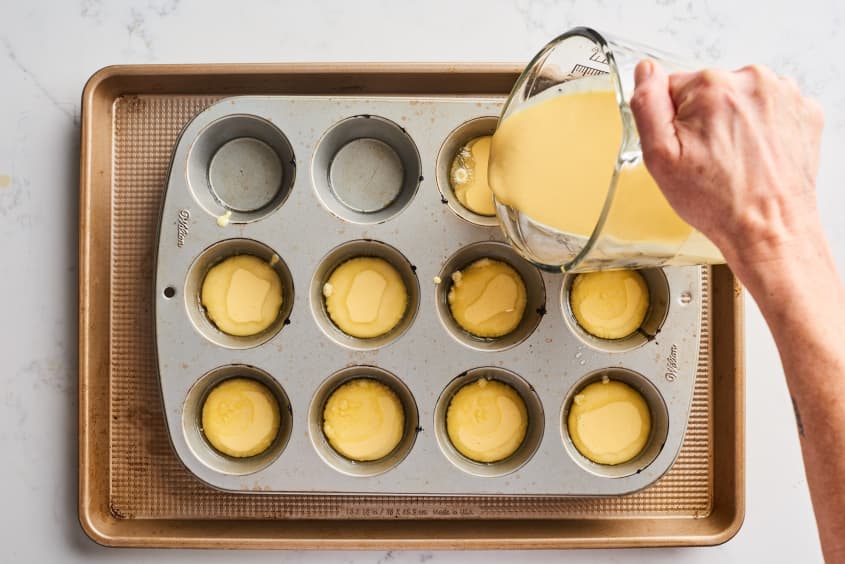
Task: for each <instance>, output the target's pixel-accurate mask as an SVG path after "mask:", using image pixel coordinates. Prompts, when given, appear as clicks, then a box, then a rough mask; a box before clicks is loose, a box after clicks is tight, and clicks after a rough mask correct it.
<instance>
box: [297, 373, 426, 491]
mask: <svg viewBox="0 0 845 564" xmlns="http://www.w3.org/2000/svg"><path fill="white" fill-rule="evenodd" d="M335 394H338V396H335ZM340 396H342V397H340ZM394 402H396V403H398V406H399V409H400V410H401V418H400V417H399V416H398V413H397V412H398V411H399V410H398V409H396V408H397V406H396V405H394ZM373 409H381V410H382V411H383V413H381V415H382V416H383V417H381V418H374V417H370V415H371V413H368V411H370V410H373ZM332 425H334V426H335V428H334V429H333V428H332V427H331V426H332ZM339 426H346V429H343V428H340V427H339ZM388 426H396V427H397V428H396V429H392V428H387V427H388ZM418 426H419V414H418V412H417V405H416V402H415V401H414V397H413V395H411V391H410V390H409V389H408V387H407V386H406V385H405V384H404V383H403V382H402V381H401V380H400V379H399V378H397V377H396V376H395V375H393V374H391V373H390V372H388V371H386V370H384V369H381V368H376V367H375V366H352V367H349V368H344V369H343V370H340V371H338V372H336V373H334V374H333V375H331V376H330V377H329V378H328V379H327V380H326V381H324V382H323V383H322V384H321V385H320V387H319V388H318V389H317V392H316V393H315V394H314V397H313V399H312V400H311V406H310V408H309V411H308V431H309V434H310V436H311V443H312V444H313V446H314V449H315V450H316V451H317V454H319V455H320V458H322V459H323V460H324V461H325V462H326V464H328V465H329V466H331V467H332V468H334V469H335V470H337V471H338V472H341V473H343V474H347V475H350V476H375V475H377V474H381V473H383V472H387V471H388V470H390V469H391V468H393V467H395V466H396V465H397V464H399V463H400V462H401V461H402V460H403V459H404V458H405V457H406V456H407V455H408V453H409V452H410V451H411V448H412V447H413V446H414V442H415V441H416V437H417V429H418ZM351 427H358V428H357V429H352V428H351ZM327 431H328V434H331V435H332V436H331V437H329V436H327ZM333 431H337V432H336V433H335V432H333ZM356 431H357V433H356ZM367 433H370V434H371V436H363V435H362V434H367ZM394 435H397V436H398V440H396V438H397V437H396V436H394ZM333 443H334V446H333ZM387 443H390V444H389V445H388V446H385V445H386V444H387ZM394 445H395V446H394ZM391 446H392V448H390V447H391ZM385 449H389V450H385ZM356 458H359V459H357V460H356Z"/></svg>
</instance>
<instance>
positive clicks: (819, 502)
mask: <svg viewBox="0 0 845 564" xmlns="http://www.w3.org/2000/svg"><path fill="white" fill-rule="evenodd" d="M798 233H799V236H798V237H797V238H796V239H795V240H792V241H786V242H783V241H779V242H778V245H777V247H782V246H786V247H788V248H773V249H765V251H767V252H768V254H767V255H766V256H767V258H766V259H764V260H761V259H760V256H759V255H755V257H754V259H753V260H747V261H743V260H742V259H741V258H739V257H735V258H734V260H733V262H734V264H735V265H736V267H735V270H736V272H737V275H738V276H739V277H740V279H741V280H742V281H743V283H744V284H745V285H746V287H747V288H748V290H749V292H750V293H751V295H752V296H753V297H754V298H755V300H756V301H757V303H758V305H759V307H760V310H761V312H762V313H763V315H764V317H765V319H766V322H767V323H768V325H769V328H770V329H771V331H772V334H773V336H774V338H775V342H776V343H777V346H778V350H779V351H780V355H781V360H782V363H783V367H784V372H785V374H786V381H787V385H788V387H789V391H790V395H791V396H792V401H793V404H794V407H795V415H796V419H797V423H798V430H799V435H800V439H801V448H802V451H803V454H804V460H805V466H806V473H807V480H808V483H809V486H810V493H811V496H812V498H813V505H814V508H815V512H816V519H817V521H818V525H819V534H820V537H821V540H822V546H823V549H824V552H825V556H826V558H827V560H828V561H830V562H838V561H843V560H845V511H843V510H845V488H843V487H842V484H843V483H845V288H843V285H842V281H841V279H840V278H839V276H838V274H837V272H836V267H835V264H834V261H833V259H832V257H831V256H830V252H829V249H828V246H827V244H826V242H825V239H824V236H823V234H822V233H821V228H820V226H819V224H818V223H816V224H815V225H812V226H810V227H808V228H807V229H803V230H800V231H798ZM758 250H759V249H758ZM769 251H770V252H769ZM780 257H783V258H780ZM729 260H730V259H729Z"/></svg>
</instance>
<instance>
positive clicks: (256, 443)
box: [202, 378, 281, 458]
mask: <svg viewBox="0 0 845 564" xmlns="http://www.w3.org/2000/svg"><path fill="white" fill-rule="evenodd" d="M280 424H281V419H280V416H279V403H278V402H277V401H276V396H274V395H273V392H271V391H270V390H269V389H268V388H267V386H265V385H264V384H261V383H259V382H256V381H255V380H250V379H247V378H232V379H230V380H226V381H225V382H222V383H221V384H218V385H217V386H215V387H214V389H213V390H211V393H209V394H208V397H207V398H206V399H205V403H204V404H203V406H202V430H203V433H204V434H205V437H206V439H208V442H209V443H211V446H213V447H214V448H215V449H217V450H218V451H220V452H222V453H223V454H228V455H229V456H234V457H237V458H243V457H247V456H255V455H257V454H261V453H262V452H264V451H265V450H267V448H268V447H269V446H270V445H271V444H272V443H273V441H274V440H275V438H276V435H278V434H279V425H280Z"/></svg>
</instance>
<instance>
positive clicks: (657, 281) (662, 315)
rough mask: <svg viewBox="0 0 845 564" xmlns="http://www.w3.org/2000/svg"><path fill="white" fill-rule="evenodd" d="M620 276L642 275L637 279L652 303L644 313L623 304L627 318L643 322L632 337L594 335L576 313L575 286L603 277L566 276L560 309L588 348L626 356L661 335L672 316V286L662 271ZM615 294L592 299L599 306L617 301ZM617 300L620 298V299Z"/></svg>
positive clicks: (644, 271) (655, 269)
mask: <svg viewBox="0 0 845 564" xmlns="http://www.w3.org/2000/svg"><path fill="white" fill-rule="evenodd" d="M608 272H614V271H608ZM617 272H619V273H621V272H633V273H636V274H637V275H638V278H637V279H638V280H642V283H644V285H645V289H646V292H645V293H646V294H647V301H648V304H647V306H646V307H645V310H644V312H633V311H628V310H633V309H635V305H636V304H628V303H623V304H620V308H621V309H622V310H625V316H628V317H631V316H636V317H637V319H641V320H642V321H641V322H640V323H639V324H638V325H637V326H636V327H634V328H633V330H632V331H631V332H630V333H628V334H627V335H625V336H623V337H621V338H617V339H608V338H602V337H599V336H596V335H594V334H592V333H591V332H590V331H589V330H588V329H590V327H588V326H586V327H585V325H586V324H583V325H582V323H580V322H579V320H578V318H577V316H576V312H575V311H574V310H573V304H572V291H573V284H574V283H575V282H576V280H578V277H579V276H594V275H596V274H598V275H599V276H602V275H603V274H602V273H586V274H567V275H565V276H564V278H563V284H562V286H561V294H560V306H561V310H562V312H563V318H564V320H565V321H566V324H567V326H568V327H569V329H570V330H571V331H572V332H573V333H574V334H575V336H576V337H578V339H579V340H580V341H581V342H583V343H584V344H585V345H587V346H589V347H591V348H594V349H597V350H600V351H602V352H610V353H616V352H626V351H630V350H632V349H635V348H637V347H639V346H641V345H643V344H645V343H647V342H649V341H651V340H652V339H654V337H655V336H656V335H657V334H658V333H659V332H660V329H661V328H662V327H663V322H664V321H665V320H666V315H667V314H668V312H669V299H670V296H669V282H668V281H667V279H666V274H664V272H663V270H662V269H660V268H646V269H643V270H637V271H617ZM612 294H614V292H609V295H607V296H602V295H601V294H600V293H598V295H596V296H595V297H593V298H592V299H593V300H594V301H596V302H601V301H602V300H603V299H613V298H614V296H613V295H612ZM615 297H617V298H619V297H620V296H615ZM622 298H623V299H624V300H628V299H633V298H631V296H622ZM611 309H612V308H611ZM635 314H636V315H635Z"/></svg>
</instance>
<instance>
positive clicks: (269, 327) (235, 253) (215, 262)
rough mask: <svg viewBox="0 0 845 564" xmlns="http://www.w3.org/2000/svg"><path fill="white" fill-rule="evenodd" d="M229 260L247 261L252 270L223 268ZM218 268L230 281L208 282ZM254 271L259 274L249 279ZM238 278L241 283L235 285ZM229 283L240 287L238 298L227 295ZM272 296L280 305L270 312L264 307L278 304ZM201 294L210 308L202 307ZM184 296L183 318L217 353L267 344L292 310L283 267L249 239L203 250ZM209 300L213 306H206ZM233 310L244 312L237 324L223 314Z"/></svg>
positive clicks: (191, 270) (230, 289) (290, 280)
mask: <svg viewBox="0 0 845 564" xmlns="http://www.w3.org/2000/svg"><path fill="white" fill-rule="evenodd" d="M233 257H249V260H250V261H251V262H252V263H256V264H244V265H240V266H238V265H235V264H227V263H226V261H227V260H229V259H232V258H233ZM231 262H232V261H231V260H229V263H231ZM218 266H222V267H224V268H227V270H230V272H226V273H225V275H226V276H229V278H227V279H225V280H224V279H222V278H221V279H220V280H209V276H210V275H211V276H214V277H215V278H219V277H220V276H219V275H221V274H222V273H221V272H220V271H219V270H218V271H215V270H214V269H215V267H218ZM229 266H232V267H233V268H232V269H229V268H228V267H229ZM253 267H258V269H259V270H257V271H255V272H254V273H251V272H250V269H252V268H253ZM270 269H272V272H273V273H274V274H275V275H276V278H277V279H278V285H280V286H281V287H280V288H279V287H277V285H276V284H277V283H276V281H275V280H273V279H272V278H271V279H269V280H267V279H266V278H267V277H266V276H265V274H266V272H267V271H269V270H270ZM237 276H240V278H238V279H237V280H235V279H234V278H235V277H237ZM224 277H225V276H224ZM206 282H209V284H206ZM233 282H239V284H240V285H241V286H242V287H243V292H242V293H243V296H237V295H235V296H232V295H231V294H232V292H234V288H233V287H232V283H233ZM204 288H205V291H204ZM277 292H281V296H280V299H281V304H280V305H279V306H277V307H276V308H274V309H272V311H270V310H268V305H267V304H268V303H269V302H270V301H273V300H276V298H277V296H275V295H271V293H277ZM204 293H205V294H206V305H208V306H209V307H206V305H203V294H204ZM227 293H228V295H227ZM184 294H185V305H186V307H187V310H188V316H189V317H190V319H191V321H192V323H193V325H194V327H195V328H196V329H197V331H199V332H200V334H201V335H203V336H204V337H205V338H207V339H208V340H210V341H211V342H213V343H215V344H217V345H220V346H222V347H227V348H231V349H245V348H250V347H255V346H258V345H260V344H262V343H265V342H267V341H268V340H269V339H271V338H272V337H273V336H274V335H276V333H278V332H279V331H280V330H281V328H282V327H283V326H284V325H285V322H286V321H287V320H288V319H289V317H290V312H291V310H292V308H293V300H294V289H293V278H292V276H291V273H290V270H288V267H287V265H286V264H285V262H284V261H283V260H282V259H281V258H280V257H279V255H277V254H276V253H275V252H274V251H273V250H272V249H271V248H270V247H268V246H267V245H265V244H263V243H259V242H258V241H254V240H252V239H226V240H224V241H220V242H218V243H215V244H214V245H212V246H210V247H208V248H207V249H205V250H204V251H203V252H202V253H200V255H199V256H198V257H197V258H196V259H195V260H194V262H193V264H191V266H190V268H189V269H188V277H187V279H186V281H185V291H184ZM209 295H212V296H213V299H214V303H212V302H210V301H209ZM241 298H243V299H241ZM260 298H261V299H260ZM230 302H233V303H230ZM275 303H278V301H274V304H275ZM235 306H237V307H238V308H239V309H242V310H243V311H242V313H243V315H244V317H243V318H242V319H238V318H237V317H236V318H235V319H230V318H229V317H230V316H228V315H226V309H227V308H230V307H235ZM274 313H275V315H273V314H274ZM271 316H272V317H271ZM215 319H216V321H215ZM252 330H254V332H252Z"/></svg>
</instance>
